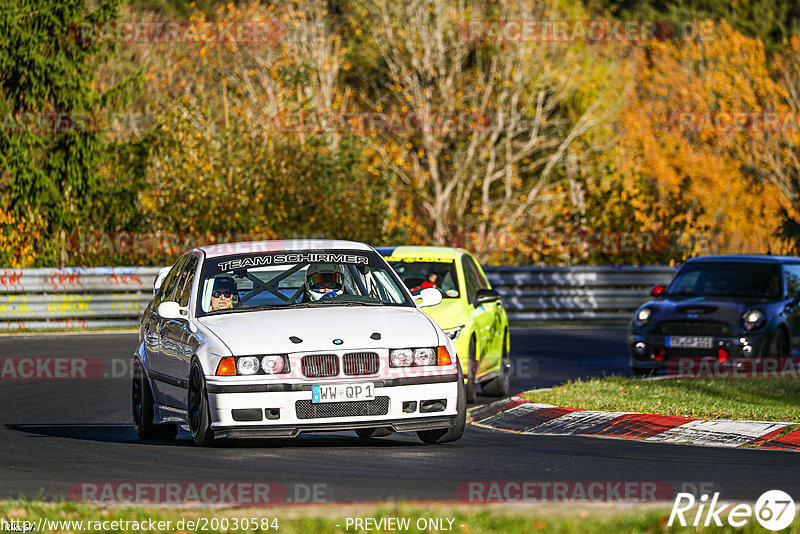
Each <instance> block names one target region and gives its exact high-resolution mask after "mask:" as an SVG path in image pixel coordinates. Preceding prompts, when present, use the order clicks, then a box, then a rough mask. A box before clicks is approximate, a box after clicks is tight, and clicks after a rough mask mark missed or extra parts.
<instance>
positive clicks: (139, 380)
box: [131, 358, 178, 440]
mask: <svg viewBox="0 0 800 534" xmlns="http://www.w3.org/2000/svg"><path fill="white" fill-rule="evenodd" d="M131 411H132V415H133V427H134V428H135V429H136V434H137V435H138V436H139V437H140V438H141V439H155V440H170V439H174V438H175V436H177V435H178V426H177V425H172V424H166V425H157V424H155V423H153V391H152V390H151V389H150V381H149V380H147V375H146V373H145V371H144V368H143V366H142V362H141V361H140V360H139V358H135V359H134V361H133V380H132V381H131Z"/></svg>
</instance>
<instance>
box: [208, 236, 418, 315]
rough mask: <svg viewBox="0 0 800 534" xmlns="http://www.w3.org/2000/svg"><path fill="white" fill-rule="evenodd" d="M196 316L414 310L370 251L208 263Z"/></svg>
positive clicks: (313, 252) (224, 259) (264, 256)
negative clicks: (338, 309)
mask: <svg viewBox="0 0 800 534" xmlns="http://www.w3.org/2000/svg"><path fill="white" fill-rule="evenodd" d="M197 298H198V302H197V309H198V316H203V315H206V314H214V315H216V314H223V313H235V312H245V311H254V310H263V309H272V308H292V307H293V308H306V307H317V306H320V307H322V306H414V303H413V302H412V301H411V299H409V298H408V296H407V294H406V293H405V292H404V291H403V289H402V287H401V281H400V280H398V279H397V277H396V276H395V275H394V273H393V272H391V269H388V268H387V265H386V263H385V262H384V261H383V260H382V259H381V257H380V256H379V255H377V254H376V253H374V252H371V251H351V250H324V251H323V250H300V251H290V252H280V253H261V254H239V255H232V256H221V257H216V258H209V259H207V260H206V261H205V262H204V264H203V270H202V273H201V279H200V285H199V290H198V296H197Z"/></svg>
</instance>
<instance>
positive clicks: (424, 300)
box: [415, 287, 442, 308]
mask: <svg viewBox="0 0 800 534" xmlns="http://www.w3.org/2000/svg"><path fill="white" fill-rule="evenodd" d="M415 300H416V303H417V308H428V307H430V306H436V305H437V304H439V303H440V302H442V293H441V292H440V291H439V290H438V289H436V288H435V287H426V288H425V289H423V290H422V291H420V292H419V295H418V296H417V297H416V299H415Z"/></svg>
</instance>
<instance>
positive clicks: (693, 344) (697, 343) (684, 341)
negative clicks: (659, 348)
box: [666, 336, 714, 349]
mask: <svg viewBox="0 0 800 534" xmlns="http://www.w3.org/2000/svg"><path fill="white" fill-rule="evenodd" d="M713 343H714V338H713V337H699V336H669V337H667V343H666V344H667V347H676V348H681V349H710V348H711V346H712V345H713Z"/></svg>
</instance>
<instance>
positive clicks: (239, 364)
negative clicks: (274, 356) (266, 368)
mask: <svg viewBox="0 0 800 534" xmlns="http://www.w3.org/2000/svg"><path fill="white" fill-rule="evenodd" d="M259 367H261V362H259V361H258V358H257V357H255V356H245V357H243V358H238V359H237V360H236V374H238V375H254V374H256V373H257V372H258V369H259Z"/></svg>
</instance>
